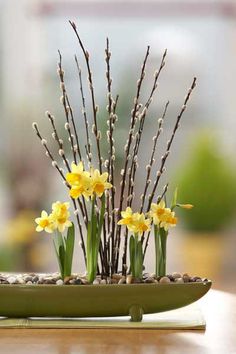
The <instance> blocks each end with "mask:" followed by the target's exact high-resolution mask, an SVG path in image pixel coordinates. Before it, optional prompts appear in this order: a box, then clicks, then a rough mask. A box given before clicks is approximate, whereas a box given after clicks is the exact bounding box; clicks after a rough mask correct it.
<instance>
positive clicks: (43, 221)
mask: <svg viewBox="0 0 236 354" xmlns="http://www.w3.org/2000/svg"><path fill="white" fill-rule="evenodd" d="M35 222H36V224H37V225H38V226H37V227H36V231H37V232H41V231H43V230H44V231H46V232H48V233H49V234H51V233H52V232H53V231H54V230H55V228H56V225H55V221H54V218H53V217H52V214H50V215H48V213H47V212H46V211H45V210H43V211H42V213H41V217H40V218H36V219H35Z"/></svg>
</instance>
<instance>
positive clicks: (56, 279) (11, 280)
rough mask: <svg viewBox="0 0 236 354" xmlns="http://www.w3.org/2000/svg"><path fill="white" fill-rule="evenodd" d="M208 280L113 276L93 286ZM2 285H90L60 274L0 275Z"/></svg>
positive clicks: (180, 276)
mask: <svg viewBox="0 0 236 354" xmlns="http://www.w3.org/2000/svg"><path fill="white" fill-rule="evenodd" d="M207 281H208V279H206V278H200V277H198V276H194V277H192V276H190V275H189V274H187V273H184V274H180V273H177V272H175V273H172V274H169V275H166V276H164V277H156V276H155V274H148V273H146V274H144V275H143V279H142V280H140V279H135V278H133V277H132V275H126V276H124V275H122V274H113V276H112V277H106V278H105V277H103V278H101V276H97V277H96V279H95V280H94V282H93V284H96V285H98V284H101V285H102V284H135V283H136V284H137V283H144V284H147V283H160V284H163V283H177V284H181V283H199V282H200V283H201V282H207ZM0 284H9V285H14V284H27V285H36V284H38V285H40V284H54V285H90V283H89V282H88V280H87V279H86V275H78V274H73V275H71V276H69V277H66V278H65V279H64V280H63V279H62V278H61V276H60V274H59V273H53V274H37V273H27V274H6V273H4V274H1V273H0Z"/></svg>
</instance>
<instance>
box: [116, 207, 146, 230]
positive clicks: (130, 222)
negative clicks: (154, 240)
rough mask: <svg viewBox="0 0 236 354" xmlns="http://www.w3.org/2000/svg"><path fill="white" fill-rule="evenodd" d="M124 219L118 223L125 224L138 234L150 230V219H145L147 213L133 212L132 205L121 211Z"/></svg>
mask: <svg viewBox="0 0 236 354" xmlns="http://www.w3.org/2000/svg"><path fill="white" fill-rule="evenodd" d="M121 216H122V219H121V220H119V221H118V225H125V226H127V228H128V229H129V230H130V231H131V232H133V233H136V234H142V233H143V232H145V231H149V230H150V223H151V220H150V219H145V215H144V214H143V213H142V214H139V213H133V212H132V209H131V208H130V207H127V208H126V210H125V211H122V212H121Z"/></svg>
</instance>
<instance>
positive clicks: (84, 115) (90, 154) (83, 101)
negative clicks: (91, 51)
mask: <svg viewBox="0 0 236 354" xmlns="http://www.w3.org/2000/svg"><path fill="white" fill-rule="evenodd" d="M75 62H76V67H77V70H78V74H79V84H80V93H81V99H82V114H83V117H84V125H85V131H86V145H85V150H86V155H87V159H88V161H89V167H90V166H91V161H92V152H91V147H92V145H91V141H90V137H89V122H88V118H87V111H86V104H85V97H84V89H83V81H82V72H81V67H80V66H79V63H78V59H77V56H76V55H75Z"/></svg>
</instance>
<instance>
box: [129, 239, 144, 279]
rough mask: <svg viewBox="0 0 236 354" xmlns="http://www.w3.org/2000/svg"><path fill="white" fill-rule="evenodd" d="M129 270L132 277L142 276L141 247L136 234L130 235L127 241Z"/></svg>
mask: <svg viewBox="0 0 236 354" xmlns="http://www.w3.org/2000/svg"><path fill="white" fill-rule="evenodd" d="M129 251H130V270H131V274H132V276H133V277H134V278H139V279H141V278H142V274H143V248H142V242H141V240H139V236H138V234H135V235H134V236H133V235H132V236H131V237H130V242H129Z"/></svg>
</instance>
